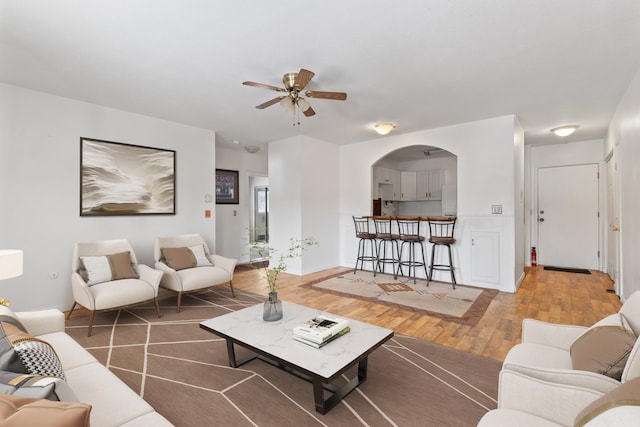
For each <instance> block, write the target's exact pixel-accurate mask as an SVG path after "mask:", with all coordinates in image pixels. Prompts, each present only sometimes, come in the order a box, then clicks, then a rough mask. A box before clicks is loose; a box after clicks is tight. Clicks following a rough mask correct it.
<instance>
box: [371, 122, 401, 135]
mask: <svg viewBox="0 0 640 427" xmlns="http://www.w3.org/2000/svg"><path fill="white" fill-rule="evenodd" d="M395 128H396V125H395V123H376V124H375V126H374V129H375V130H376V132H378V133H379V134H380V135H386V134H388V133H389V132H391V131H392V130H394V129H395Z"/></svg>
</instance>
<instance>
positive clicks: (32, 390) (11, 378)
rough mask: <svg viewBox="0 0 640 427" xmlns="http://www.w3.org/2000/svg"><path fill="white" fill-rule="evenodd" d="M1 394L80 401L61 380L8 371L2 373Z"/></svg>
mask: <svg viewBox="0 0 640 427" xmlns="http://www.w3.org/2000/svg"><path fill="white" fill-rule="evenodd" d="M0 393H1V394H12V395H14V396H22V397H33V398H38V399H49V400H56V401H57V400H59V401H66V402H77V401H78V398H77V397H76V395H75V394H74V393H73V391H72V390H71V388H70V387H69V385H68V384H67V382H66V381H64V380H62V379H61V378H56V377H50V376H42V375H35V374H22V373H15V372H7V371H0Z"/></svg>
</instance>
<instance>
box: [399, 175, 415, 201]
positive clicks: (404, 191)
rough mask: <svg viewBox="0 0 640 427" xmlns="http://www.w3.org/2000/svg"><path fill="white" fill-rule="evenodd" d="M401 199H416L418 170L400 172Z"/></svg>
mask: <svg viewBox="0 0 640 427" xmlns="http://www.w3.org/2000/svg"><path fill="white" fill-rule="evenodd" d="M400 200H402V201H405V202H406V201H411V200H416V171H401V172H400Z"/></svg>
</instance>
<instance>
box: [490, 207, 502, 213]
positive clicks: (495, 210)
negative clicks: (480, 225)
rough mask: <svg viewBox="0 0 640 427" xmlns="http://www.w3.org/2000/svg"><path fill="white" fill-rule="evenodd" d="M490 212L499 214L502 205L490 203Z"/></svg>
mask: <svg viewBox="0 0 640 427" xmlns="http://www.w3.org/2000/svg"><path fill="white" fill-rule="evenodd" d="M491 213H492V214H494V215H501V214H502V205H491Z"/></svg>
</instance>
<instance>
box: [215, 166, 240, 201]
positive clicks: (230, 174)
mask: <svg viewBox="0 0 640 427" xmlns="http://www.w3.org/2000/svg"><path fill="white" fill-rule="evenodd" d="M216 204H218V205H237V204H240V197H239V191H238V171H234V170H229V169H216Z"/></svg>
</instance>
